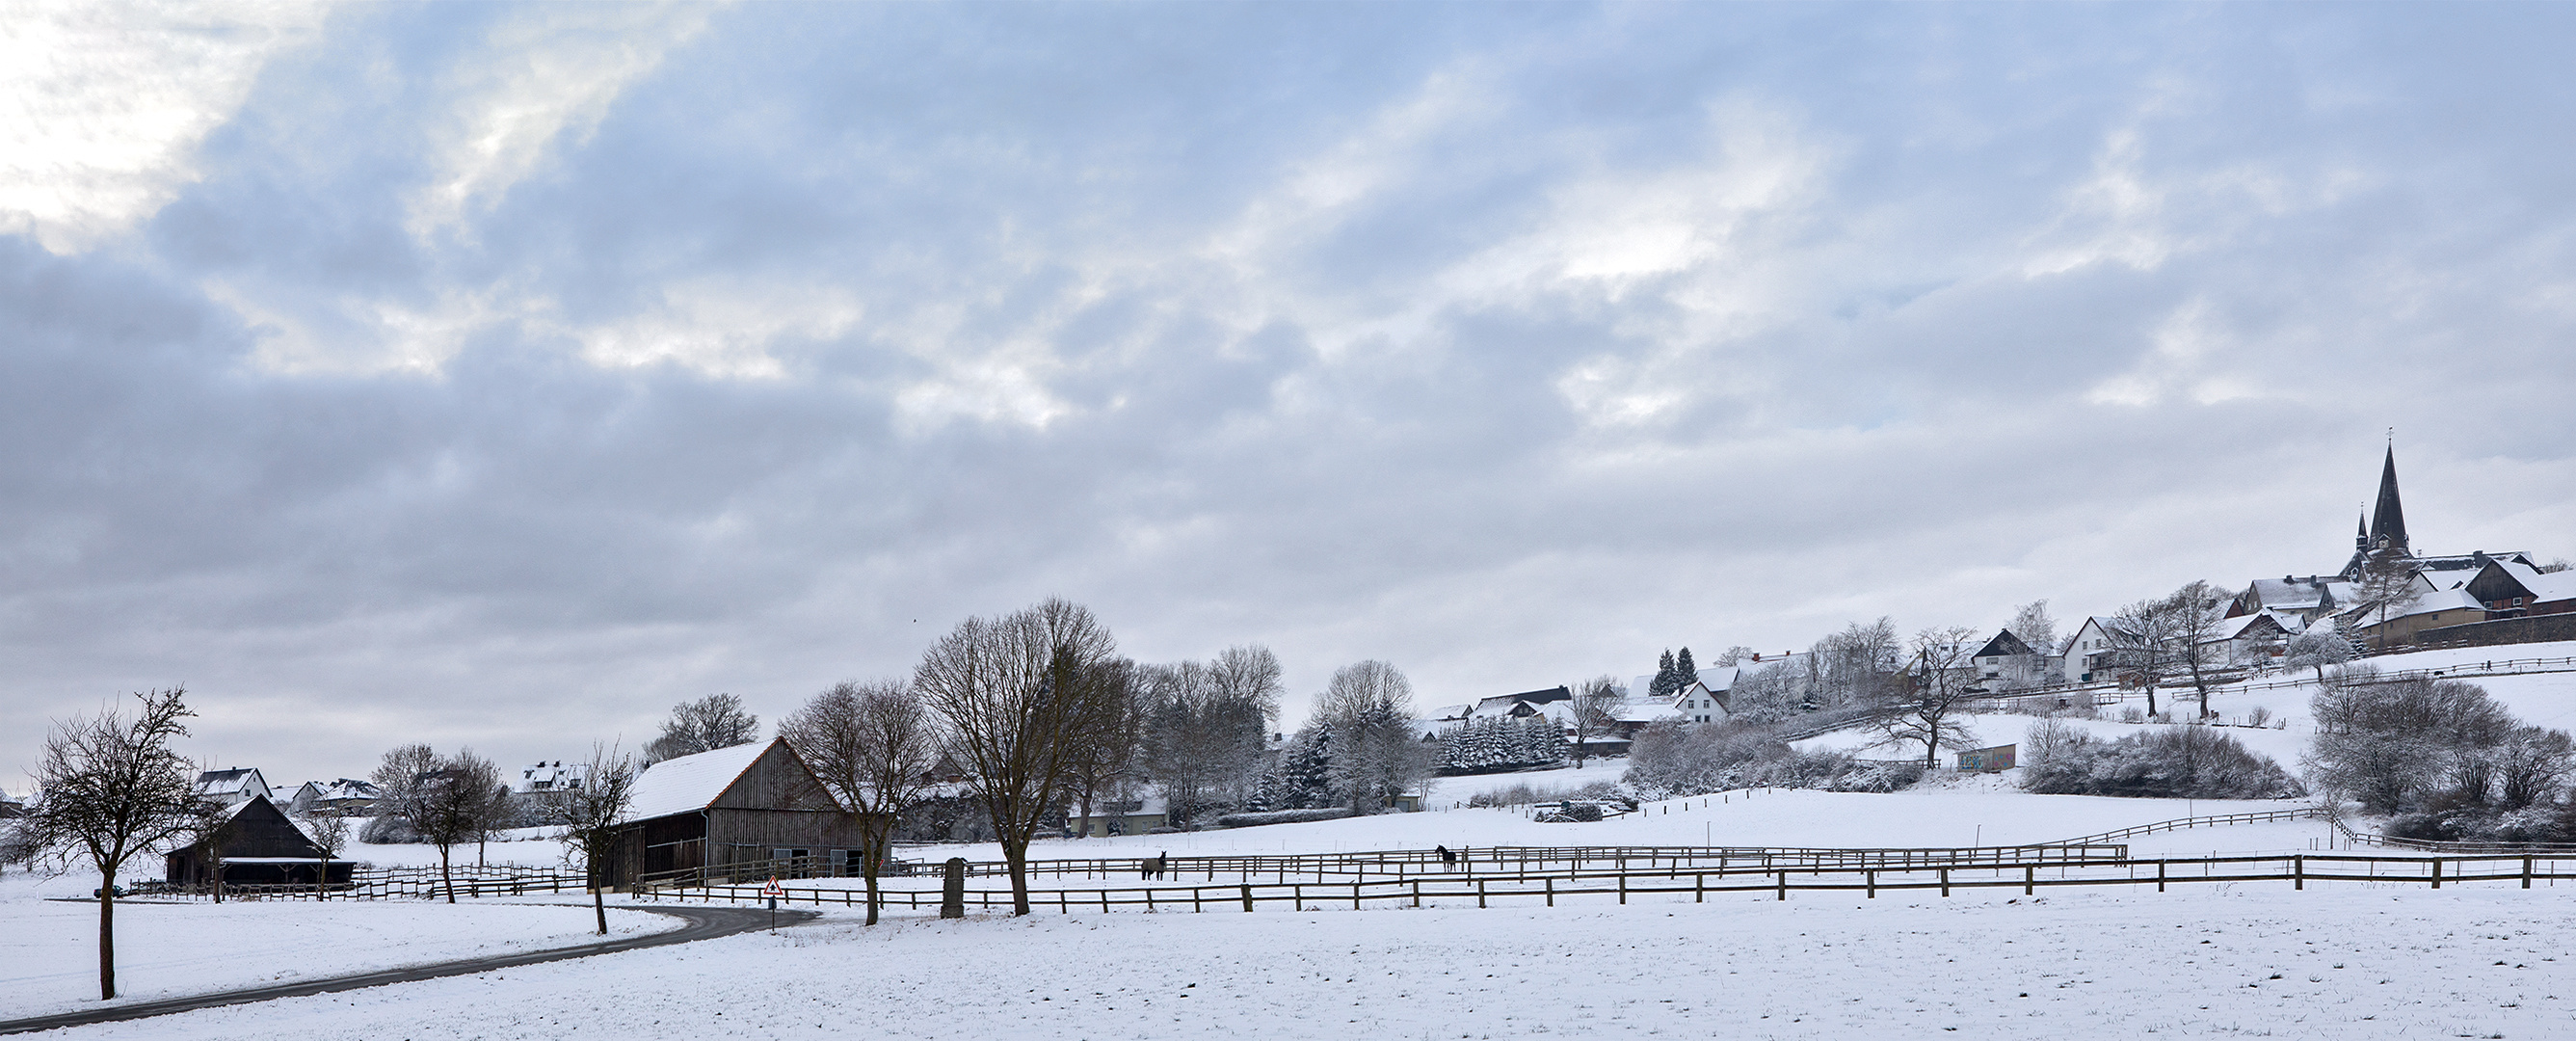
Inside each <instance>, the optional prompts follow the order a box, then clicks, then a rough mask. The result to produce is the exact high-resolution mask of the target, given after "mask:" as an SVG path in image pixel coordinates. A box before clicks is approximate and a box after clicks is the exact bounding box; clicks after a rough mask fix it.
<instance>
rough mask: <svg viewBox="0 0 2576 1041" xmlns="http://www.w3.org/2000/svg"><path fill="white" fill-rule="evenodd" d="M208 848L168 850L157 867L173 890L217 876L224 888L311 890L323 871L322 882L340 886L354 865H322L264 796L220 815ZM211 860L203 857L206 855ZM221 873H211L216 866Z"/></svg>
mask: <svg viewBox="0 0 2576 1041" xmlns="http://www.w3.org/2000/svg"><path fill="white" fill-rule="evenodd" d="M210 842H211V845H212V846H213V849H212V850H209V849H208V848H207V846H208V843H199V844H196V845H191V846H188V847H186V848H184V849H179V850H174V851H172V852H171V853H170V854H169V855H168V856H167V857H164V858H163V863H164V865H165V867H166V868H167V870H168V875H167V877H168V878H169V880H170V882H171V883H172V884H174V885H186V886H197V885H204V884H206V883H208V882H212V881H214V880H215V878H216V877H217V873H218V870H220V873H221V877H222V879H223V882H224V884H225V885H228V886H283V885H306V886H309V885H312V884H313V881H314V879H313V876H314V874H315V873H316V872H317V871H323V870H325V869H326V868H327V870H328V872H329V874H328V875H327V876H326V877H325V878H324V880H323V881H325V882H326V883H328V884H330V885H345V884H347V883H348V881H349V873H350V872H351V871H354V870H356V869H357V866H358V865H357V862H356V861H350V860H334V861H330V862H328V863H327V864H326V863H325V862H324V861H323V860H322V850H321V848H320V847H317V846H315V845H314V844H313V840H312V839H308V838H305V837H304V832H303V831H302V830H300V829H298V828H296V826H295V822H294V821H291V820H288V819H286V811H284V810H280V809H278V808H277V804H276V803H273V802H270V801H268V796H265V795H253V796H251V797H250V799H249V801H247V802H243V803H240V804H238V805H236V806H234V807H233V808H232V809H230V810H228V811H226V814H225V819H224V821H223V823H222V824H220V825H218V826H217V827H216V829H215V833H214V837H213V838H212V839H211V840H210ZM209 852H212V853H214V854H216V855H215V856H213V857H209V856H208V855H207V854H208V853H209ZM218 863H220V864H221V868H220V869H218V868H217V866H216V865H217V864H218Z"/></svg>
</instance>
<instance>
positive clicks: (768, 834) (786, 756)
mask: <svg viewBox="0 0 2576 1041" xmlns="http://www.w3.org/2000/svg"><path fill="white" fill-rule="evenodd" d="M620 829H621V832H622V833H621V835H620V841H619V845H618V854H617V856H616V858H615V859H614V861H613V863H612V864H611V871H612V877H611V878H610V879H608V882H609V884H610V885H613V886H620V887H624V886H632V885H636V884H638V883H641V882H648V881H651V880H652V879H654V878H655V877H656V876H668V875H670V874H672V873H674V872H684V871H687V872H694V871H700V870H705V871H706V872H707V874H709V875H711V876H722V875H724V874H725V872H724V871H723V870H722V869H724V868H726V867H728V866H737V865H738V866H741V867H742V868H744V869H745V870H749V871H758V872H760V873H763V874H766V873H768V872H770V871H773V870H777V869H778V868H777V866H776V865H775V864H774V863H773V862H775V861H780V860H790V859H795V860H800V861H804V862H805V864H806V865H808V868H807V869H809V870H818V871H820V872H822V873H828V874H835V875H838V874H855V873H856V868H857V866H858V865H857V864H856V863H854V858H855V857H856V856H857V854H858V850H859V848H860V841H859V817H858V815H857V814H855V813H851V812H849V811H847V810H846V809H844V808H843V807H842V806H841V804H840V802H839V801H838V800H836V799H834V798H833V797H832V795H831V793H830V792H828V791H825V790H824V788H823V785H822V782H820V781H817V780H815V778H814V772H813V771H812V770H811V769H808V768H807V767H806V766H805V761H804V760H803V759H800V758H798V757H797V755H796V751H795V750H794V749H792V748H789V747H788V746H787V742H786V740H785V739H783V738H778V739H772V740H771V741H769V743H767V744H748V745H735V746H733V747H731V748H719V749H716V750H715V751H712V752H700V753H698V754H696V755H684V756H681V757H679V758H677V759H669V760H664V761H662V762H659V763H655V764H653V765H652V766H651V767H649V768H647V769H646V770H645V771H644V772H643V773H642V774H641V775H639V776H637V777H636V779H635V796H634V800H633V801H632V802H631V803H629V804H628V808H627V811H626V820H625V822H624V823H623V824H621V825H620ZM807 858H811V859H810V860H808V859H807ZM755 865H756V866H755Z"/></svg>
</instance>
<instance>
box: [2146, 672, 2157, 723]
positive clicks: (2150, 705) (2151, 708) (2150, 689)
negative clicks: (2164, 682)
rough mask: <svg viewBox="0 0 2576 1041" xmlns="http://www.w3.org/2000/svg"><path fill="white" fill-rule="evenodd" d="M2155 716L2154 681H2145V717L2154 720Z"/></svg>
mask: <svg viewBox="0 0 2576 1041" xmlns="http://www.w3.org/2000/svg"><path fill="white" fill-rule="evenodd" d="M2155 714H2156V681H2154V680H2148V681H2147V716H2148V718H2151V719H2152V718H2154V717H2155Z"/></svg>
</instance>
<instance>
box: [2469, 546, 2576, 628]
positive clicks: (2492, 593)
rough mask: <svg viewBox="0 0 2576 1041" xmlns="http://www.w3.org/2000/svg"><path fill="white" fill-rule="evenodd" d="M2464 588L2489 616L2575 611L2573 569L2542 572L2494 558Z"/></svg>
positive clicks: (2502, 616)
mask: <svg viewBox="0 0 2576 1041" xmlns="http://www.w3.org/2000/svg"><path fill="white" fill-rule="evenodd" d="M2464 588H2465V589H2466V590H2467V592H2468V594H2469V597H2470V598H2471V599H2473V600H2476V601H2477V602H2478V605H2479V606H2481V607H2484V608H2486V609H2487V611H2488V612H2490V613H2489V615H2488V617H2490V618H2526V617H2529V616H2532V615H2543V614H2565V613H2567V612H2569V611H2576V571H2554V572H2548V573H2543V572H2542V571H2541V570H2540V569H2539V568H2535V567H2533V566H2531V565H2530V564H2529V563H2527V562H2524V561H2513V560H2502V559H2494V560H2489V561H2487V562H2486V565H2485V566H2484V567H2481V568H2479V569H2478V573H2477V574H2476V575H2475V576H2472V577H2471V578H2470V579H2469V580H2468V582H2467V583H2465V585H2464Z"/></svg>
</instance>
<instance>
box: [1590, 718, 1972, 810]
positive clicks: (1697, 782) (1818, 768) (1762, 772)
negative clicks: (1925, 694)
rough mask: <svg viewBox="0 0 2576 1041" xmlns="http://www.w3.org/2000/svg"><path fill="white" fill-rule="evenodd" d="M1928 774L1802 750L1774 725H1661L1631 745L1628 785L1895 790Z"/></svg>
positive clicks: (1657, 795) (1650, 788)
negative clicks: (1773, 729)
mask: <svg viewBox="0 0 2576 1041" xmlns="http://www.w3.org/2000/svg"><path fill="white" fill-rule="evenodd" d="M1922 776H1923V770H1922V767H1921V766H1920V765H1915V764H1896V763H1877V762H1862V761H1860V760H1857V759H1854V758H1852V757H1851V756H1850V755H1848V754H1845V753H1842V752H1801V751H1798V750H1797V749H1794V748H1791V747H1789V744H1788V742H1786V741H1782V740H1780V738H1779V737H1778V736H1777V735H1776V734H1774V733H1773V732H1772V731H1771V730H1770V729H1769V728H1766V727H1743V726H1711V725H1706V724H1690V723H1658V724H1656V725H1654V726H1651V727H1647V728H1646V729H1645V730H1644V731H1642V732H1640V733H1639V734H1638V735H1637V739H1636V743H1635V744H1633V745H1631V746H1629V750H1628V772H1627V775H1626V776H1625V778H1624V781H1625V782H1626V783H1627V785H1628V786H1629V787H1630V788H1632V789H1635V790H1636V792H1637V793H1638V794H1640V795H1643V796H1645V797H1647V798H1650V799H1669V798H1675V797H1678V796H1684V795H1700V794H1704V793H1707V792H1715V791H1723V790H1725V789H1728V788H1746V787H1755V786H1768V787H1773V788H1820V789H1824V790H1826V791H1837V792H1891V791H1895V790H1897V789H1899V788H1904V787H1907V786H1909V785H1912V784H1913V783H1914V782H1915V781H1917V780H1920V779H1921V778H1922Z"/></svg>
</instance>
